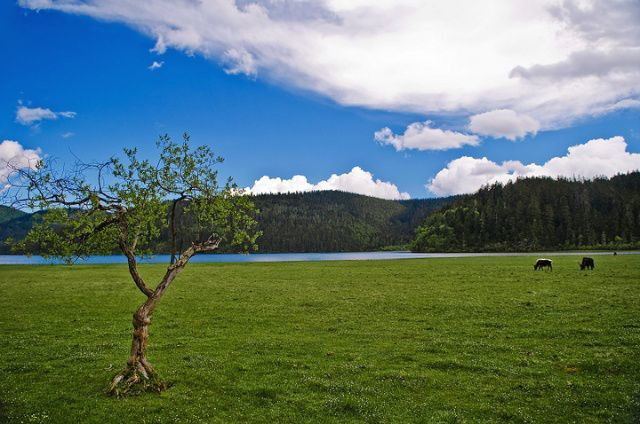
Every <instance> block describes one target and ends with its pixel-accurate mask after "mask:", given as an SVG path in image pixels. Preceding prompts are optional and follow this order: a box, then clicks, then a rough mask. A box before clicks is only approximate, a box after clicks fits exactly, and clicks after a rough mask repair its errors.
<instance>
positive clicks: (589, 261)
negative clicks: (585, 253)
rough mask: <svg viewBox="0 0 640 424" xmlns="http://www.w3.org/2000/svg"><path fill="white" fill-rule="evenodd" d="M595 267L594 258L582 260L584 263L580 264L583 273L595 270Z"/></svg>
mask: <svg viewBox="0 0 640 424" xmlns="http://www.w3.org/2000/svg"><path fill="white" fill-rule="evenodd" d="M594 267H595V265H594V263H593V258H582V262H581V263H580V270H581V271H583V270H585V269H587V268H589V269H593V268H594Z"/></svg>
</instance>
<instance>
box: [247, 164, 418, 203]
mask: <svg viewBox="0 0 640 424" xmlns="http://www.w3.org/2000/svg"><path fill="white" fill-rule="evenodd" d="M315 190H317V191H321V190H340V191H348V192H351V193H358V194H364V195H366V196H373V197H379V198H382V199H409V193H405V192H400V190H398V187H397V186H396V185H395V184H393V183H390V182H387V181H381V180H379V179H375V180H374V179H373V174H371V173H370V172H367V171H365V170H363V169H362V168H360V167H359V166H356V167H354V168H353V169H351V171H349V172H347V173H344V174H340V175H337V174H332V175H331V176H330V177H329V178H327V179H326V180H322V181H319V182H318V183H316V184H312V183H310V182H309V181H308V180H307V177H305V176H303V175H294V176H293V177H292V178H290V179H282V178H280V177H275V178H271V177H269V176H266V175H265V176H263V177H262V178H260V179H258V180H256V181H254V183H253V186H252V187H247V188H246V189H245V192H246V193H251V194H264V193H292V192H305V191H315Z"/></svg>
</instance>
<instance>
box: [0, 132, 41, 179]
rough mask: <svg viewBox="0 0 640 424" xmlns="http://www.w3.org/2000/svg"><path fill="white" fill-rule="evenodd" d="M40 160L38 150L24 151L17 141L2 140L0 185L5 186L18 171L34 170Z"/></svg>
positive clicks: (0, 147) (0, 144) (0, 145)
mask: <svg viewBox="0 0 640 424" xmlns="http://www.w3.org/2000/svg"><path fill="white" fill-rule="evenodd" d="M40 159H41V157H40V149H36V150H31V149H25V148H23V147H22V145H20V143H18V142H17V141H12V140H4V141H3V142H2V143H0V185H1V186H5V185H6V183H7V180H8V179H9V177H10V176H11V175H12V174H13V173H14V172H15V171H16V170H18V169H25V168H30V169H35V167H36V165H37V164H38V161H39V160H40Z"/></svg>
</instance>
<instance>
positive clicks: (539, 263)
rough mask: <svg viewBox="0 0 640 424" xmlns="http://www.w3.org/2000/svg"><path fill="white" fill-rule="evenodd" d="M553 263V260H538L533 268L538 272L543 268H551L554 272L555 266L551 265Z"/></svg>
mask: <svg viewBox="0 0 640 424" xmlns="http://www.w3.org/2000/svg"><path fill="white" fill-rule="evenodd" d="M552 262H553V261H552V260H551V259H538V260H537V261H536V264H535V265H534V266H533V270H534V271H537V270H539V269H542V268H549V269H550V270H551V271H553V266H552V265H551V263H552Z"/></svg>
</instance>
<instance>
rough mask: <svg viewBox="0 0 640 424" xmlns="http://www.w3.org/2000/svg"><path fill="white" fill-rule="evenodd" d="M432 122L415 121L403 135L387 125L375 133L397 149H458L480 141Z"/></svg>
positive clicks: (472, 136) (383, 142) (385, 142)
mask: <svg viewBox="0 0 640 424" xmlns="http://www.w3.org/2000/svg"><path fill="white" fill-rule="evenodd" d="M432 124H433V123H432V122H431V121H425V122H414V123H413V124H410V125H409V126H408V127H407V128H406V129H405V131H404V134H401V135H396V134H394V133H393V131H391V129H389V128H387V127H385V128H382V129H381V130H379V131H376V132H375V133H374V139H375V140H376V141H378V142H379V143H380V144H390V145H392V146H393V147H395V149H396V150H397V151H400V150H406V149H417V150H446V149H456V148H459V147H462V146H464V145H471V146H476V145H477V144H478V143H479V142H480V140H479V139H478V137H477V136H475V135H470V134H464V133H460V132H455V131H450V130H441V129H440V128H433V127H432Z"/></svg>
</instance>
